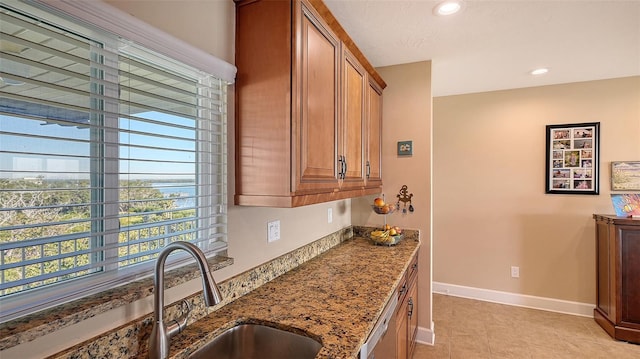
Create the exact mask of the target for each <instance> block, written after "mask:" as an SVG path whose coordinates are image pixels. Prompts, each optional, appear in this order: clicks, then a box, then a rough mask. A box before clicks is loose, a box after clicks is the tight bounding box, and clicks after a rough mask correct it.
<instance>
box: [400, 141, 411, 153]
mask: <svg viewBox="0 0 640 359" xmlns="http://www.w3.org/2000/svg"><path fill="white" fill-rule="evenodd" d="M412 154H413V141H398V156H411V155H412Z"/></svg>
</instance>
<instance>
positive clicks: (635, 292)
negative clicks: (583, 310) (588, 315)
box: [593, 214, 640, 343]
mask: <svg viewBox="0 0 640 359" xmlns="http://www.w3.org/2000/svg"><path fill="white" fill-rule="evenodd" d="M593 218H594V219H595V221H596V266H597V275H596V308H595V309H594V311H593V316H594V318H595V320H596V322H597V323H598V324H599V325H600V326H601V327H602V328H603V329H604V330H606V331H607V333H609V335H611V337H613V338H615V339H618V340H624V341H628V342H633V343H640V219H631V218H625V217H617V216H611V215H601V214H594V215H593Z"/></svg>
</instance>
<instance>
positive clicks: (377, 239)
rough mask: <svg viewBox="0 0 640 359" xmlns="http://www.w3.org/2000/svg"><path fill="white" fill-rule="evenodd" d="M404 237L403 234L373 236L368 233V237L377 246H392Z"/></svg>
mask: <svg viewBox="0 0 640 359" xmlns="http://www.w3.org/2000/svg"><path fill="white" fill-rule="evenodd" d="M402 238H404V234H396V235H395V236H391V235H387V236H374V235H369V239H370V240H371V241H372V242H373V244H375V245H378V246H393V245H396V244H398V242H400V241H401V240H402Z"/></svg>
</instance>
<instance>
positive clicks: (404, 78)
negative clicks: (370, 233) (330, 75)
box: [352, 61, 431, 340]
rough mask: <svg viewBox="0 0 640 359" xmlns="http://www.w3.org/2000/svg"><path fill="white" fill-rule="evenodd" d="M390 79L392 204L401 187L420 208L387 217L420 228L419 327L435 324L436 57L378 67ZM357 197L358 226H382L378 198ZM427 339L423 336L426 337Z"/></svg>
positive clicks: (386, 189) (387, 140) (386, 170)
mask: <svg viewBox="0 0 640 359" xmlns="http://www.w3.org/2000/svg"><path fill="white" fill-rule="evenodd" d="M377 70H378V72H379V73H380V75H381V76H382V78H383V79H384V80H385V82H386V83H387V88H386V89H385V90H384V95H383V111H382V114H383V115H382V118H383V124H382V175H383V178H384V185H383V193H384V195H385V199H386V200H387V202H391V203H395V202H396V200H397V198H396V195H397V194H398V192H399V190H400V188H401V187H402V185H405V184H406V185H407V187H408V189H409V192H410V193H413V198H412V204H413V206H414V207H415V212H413V213H410V212H407V213H406V214H403V213H402V212H396V213H393V214H390V215H387V223H388V224H390V225H397V226H399V227H401V228H416V229H419V230H420V236H421V241H422V245H421V250H420V258H419V272H418V274H419V284H418V289H419V293H418V298H419V299H418V300H419V310H418V325H419V326H420V327H422V328H426V329H430V328H431V248H430V247H431V239H430V231H431V208H430V207H431V195H430V193H431V188H430V186H431V180H430V178H431V61H423V62H416V63H411V64H403V65H395V66H387V67H381V68H378V69H377ZM408 140H411V141H413V155H412V156H410V157H400V156H398V155H397V151H396V150H397V142H398V141H408ZM374 197H375V196H368V197H363V198H355V199H353V200H352V204H353V211H352V220H353V224H358V225H372V226H380V225H382V224H383V223H384V217H383V216H381V215H379V214H375V213H374V212H373V211H372V210H371V204H373V198H374ZM427 339H428V338H422V340H427Z"/></svg>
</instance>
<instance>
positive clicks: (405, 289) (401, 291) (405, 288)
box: [398, 283, 407, 295]
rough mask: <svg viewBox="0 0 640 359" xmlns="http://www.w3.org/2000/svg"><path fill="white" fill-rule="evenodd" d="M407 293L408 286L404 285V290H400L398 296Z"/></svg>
mask: <svg viewBox="0 0 640 359" xmlns="http://www.w3.org/2000/svg"><path fill="white" fill-rule="evenodd" d="M406 291H407V284H406V283H405V284H403V285H402V288H400V292H398V294H400V295H402V294H404V292H406Z"/></svg>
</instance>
